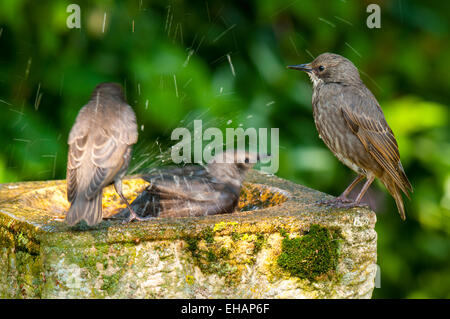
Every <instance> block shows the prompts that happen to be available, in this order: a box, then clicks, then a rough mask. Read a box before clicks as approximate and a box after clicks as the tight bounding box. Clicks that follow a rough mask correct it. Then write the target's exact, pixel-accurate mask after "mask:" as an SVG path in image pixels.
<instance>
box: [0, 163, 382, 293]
mask: <svg viewBox="0 0 450 319" xmlns="http://www.w3.org/2000/svg"><path fill="white" fill-rule="evenodd" d="M145 186H147V184H146V182H144V181H143V180H141V179H140V178H138V177H133V176H131V177H128V178H127V179H126V180H124V187H123V188H124V194H125V196H126V197H127V198H128V199H129V200H131V201H132V200H133V199H134V198H135V197H136V196H137V195H138V194H139V192H140V191H142V190H143V188H144V187H145ZM326 197H329V195H326V194H323V193H320V192H318V191H315V190H312V189H309V188H306V187H304V186H301V185H297V184H294V183H292V182H289V181H286V180H283V179H280V178H278V177H275V176H268V175H264V174H262V173H260V172H258V171H255V170H252V171H251V172H250V173H249V174H248V177H247V180H246V182H245V184H244V187H243V190H242V193H241V200H240V203H239V208H240V210H239V211H237V212H235V213H233V214H224V215H215V216H205V217H186V218H156V219H154V220H151V221H145V222H132V223H128V224H124V223H122V222H121V221H118V220H111V219H107V220H104V221H103V222H102V223H100V224H99V225H97V226H96V227H93V228H89V227H87V226H83V225H81V226H77V227H75V228H70V227H68V226H67V225H66V224H65V223H64V214H65V211H67V209H68V205H69V204H68V202H67V201H66V184H65V181H47V182H22V183H12V184H1V185H0V249H1V250H0V298H370V297H371V295H372V291H373V289H374V281H375V275H376V271H377V266H376V256H377V255H376V240H377V234H376V232H375V230H374V226H375V222H376V216H375V213H374V212H372V211H370V210H369V209H366V208H352V209H348V210H337V209H332V208H328V207H324V206H317V205H316V204H315V202H317V201H318V200H321V199H324V198H326ZM103 207H104V215H105V216H108V215H112V214H114V213H116V212H118V211H120V209H122V208H123V207H124V205H121V202H120V199H119V198H118V196H117V195H116V194H115V192H114V190H113V189H112V188H111V187H108V188H106V189H105V192H104V197H103Z"/></svg>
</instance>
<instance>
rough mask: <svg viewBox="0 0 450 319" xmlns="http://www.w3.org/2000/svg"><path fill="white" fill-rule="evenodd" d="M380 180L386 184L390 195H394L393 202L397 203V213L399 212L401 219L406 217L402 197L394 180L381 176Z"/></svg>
mask: <svg viewBox="0 0 450 319" xmlns="http://www.w3.org/2000/svg"><path fill="white" fill-rule="evenodd" d="M381 181H382V182H383V184H384V186H386V188H387V190H388V191H389V193H390V194H391V195H392V197H394V199H395V203H396V204H397V209H398V213H399V214H400V217H401V218H402V220H405V219H406V214H405V207H404V205H403V198H402V193H401V191H400V188H399V187H398V186H397V185H396V184H395V182H393V181H391V180H389V179H386V178H383V179H381Z"/></svg>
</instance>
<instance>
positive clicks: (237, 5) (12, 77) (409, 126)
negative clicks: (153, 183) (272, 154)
mask: <svg viewBox="0 0 450 319" xmlns="http://www.w3.org/2000/svg"><path fill="white" fill-rule="evenodd" d="M73 2H75V1H73ZM372 2H373V3H378V4H379V5H380V7H381V28H380V29H369V28H367V26H366V19H367V16H368V15H369V13H367V12H366V7H367V5H368V4H370V3H372ZM70 3H72V1H25V0H2V1H1V2H0V110H1V111H2V115H1V116H0V141H1V143H2V146H3V147H2V150H1V152H0V182H1V183H6V182H14V181H25V180H45V179H63V178H65V165H66V156H67V145H66V140H67V136H68V132H69V130H70V128H71V126H72V124H73V122H74V119H75V117H76V114H77V112H78V111H79V109H80V108H81V107H82V106H83V105H84V104H85V103H86V102H87V101H88V99H89V95H90V93H91V91H92V89H93V88H94V87H95V85H96V84H98V83H99V82H103V81H116V82H119V83H122V84H123V85H124V87H125V89H126V94H127V99H128V101H129V103H130V105H132V106H133V108H134V110H135V111H136V113H137V118H138V122H139V123H138V124H139V127H140V133H139V134H140V136H139V144H138V145H137V147H136V150H141V151H142V150H149V153H145V152H143V151H142V152H143V153H142V152H141V153H142V154H141V156H152V155H147V154H153V155H154V154H158V152H159V149H160V148H163V147H168V145H169V144H170V133H171V131H172V130H173V129H174V128H175V127H177V126H180V125H183V126H185V125H191V124H190V123H191V122H192V120H193V119H196V118H200V119H203V121H204V122H205V123H209V125H210V126H217V125H218V126H221V127H225V126H227V125H228V124H227V123H233V125H236V126H237V125H239V124H242V123H244V122H245V126H254V127H268V128H270V127H278V128H280V169H279V172H278V174H277V175H279V176H281V177H283V178H287V179H290V180H293V181H295V182H298V183H301V184H304V185H307V186H309V187H312V188H315V189H319V190H321V191H325V192H328V193H330V194H335V195H337V194H339V193H340V192H342V190H343V189H344V188H345V187H346V185H347V183H348V182H350V181H351V179H352V178H353V175H354V174H353V173H352V172H351V171H350V170H349V169H347V168H346V167H344V166H343V165H342V164H340V163H339V162H338V161H337V159H335V158H334V157H333V155H332V154H331V153H330V152H329V151H328V150H327V149H326V147H325V146H324V145H323V144H322V142H321V141H320V140H319V138H318V135H317V132H316V129H315V127H314V122H313V119H312V114H311V85H310V83H309V80H308V78H307V76H306V75H304V74H300V73H298V72H295V71H292V70H287V69H286V68H285V66H286V65H288V64H297V63H305V62H309V61H310V60H311V59H312V58H313V56H317V55H318V54H320V53H322V52H326V51H328V52H335V53H339V54H341V55H344V56H346V57H348V58H349V59H351V60H352V61H353V62H354V63H355V65H356V66H357V67H358V68H359V70H360V72H361V77H362V79H363V81H364V82H365V83H366V85H367V86H368V87H369V88H370V89H371V90H372V92H373V93H374V94H375V95H376V96H377V98H378V100H379V102H380V104H381V106H382V108H383V110H384V111H385V115H386V118H387V121H388V122H389V124H390V125H391V127H392V129H393V131H394V132H395V134H396V137H397V139H398V143H399V147H400V153H401V156H402V162H403V164H404V167H405V170H406V172H407V174H408V176H409V178H410V180H411V182H412V184H413V186H414V188H415V192H414V194H413V195H412V198H411V201H407V204H406V207H407V216H408V218H407V221H406V222H401V220H400V218H399V216H398V214H397V210H396V207H395V203H394V201H393V200H392V198H391V197H390V196H389V195H388V194H387V193H386V192H385V190H384V188H383V187H382V186H380V184H378V185H374V186H372V188H371V189H370V192H369V194H368V199H369V202H370V203H371V204H372V205H373V206H374V208H375V209H376V211H377V214H378V222H377V225H376V230H377V232H378V247H379V249H378V264H379V265H380V268H381V288H378V289H376V290H375V292H374V297H393V298H449V297H450V289H449V287H450V240H449V235H450V169H449V168H450V139H449V137H450V136H449V135H450V130H449V128H450V123H449V122H450V116H449V115H450V114H449V113H450V112H449V108H448V102H449V95H450V93H449V92H450V90H449V89H450V88H449V83H450V73H449V72H448V71H449V66H450V49H449V41H448V27H449V16H448V15H449V12H450V10H449V9H450V8H449V5H448V2H447V1H442V2H437V1H436V2H427V3H425V2H421V1H418V0H417V1H404V0H396V1H350V0H347V1H320V2H319V1H314V0H309V1H306V0H304V1H292V0H284V1H275V0H261V1H245V2H244V1H242V2H241V1H227V2H220V1H210V0H207V1H197V2H187V1H148V0H134V1H127V2H125V1H113V0H105V1H76V2H75V3H77V4H79V5H80V7H81V29H69V28H67V26H66V19H67V17H68V16H69V13H67V12H66V7H67V6H68V5H69V4H70ZM104 18H106V19H104ZM104 21H105V23H104ZM103 23H104V24H105V27H104V30H103ZM231 63H232V64H231ZM233 72H234V74H233ZM230 121H231V122H230ZM156 140H157V141H158V142H157V143H155V141H156ZM155 150H156V151H155ZM139 152H140V151H136V152H135V153H139Z"/></svg>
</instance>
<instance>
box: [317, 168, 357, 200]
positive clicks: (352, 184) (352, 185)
mask: <svg viewBox="0 0 450 319" xmlns="http://www.w3.org/2000/svg"><path fill="white" fill-rule="evenodd" d="M363 178H364V175H358V176H357V177H356V178H355V179H354V180H353V182H351V183H350V185H348V187H347V188H346V189H345V190H344V191H343V192H342V194H341V195H339V196H338V197H336V198H333V199H328V200H321V201H319V202H318V204H319V205H328V204H334V203H353V201H352V200H351V199H348V198H347V196H348V194H349V193H350V192H351V191H352V189H353V188H354V187H355V186H356V185H357V184H358V183H359V182H360V181H361V180H362V179H363Z"/></svg>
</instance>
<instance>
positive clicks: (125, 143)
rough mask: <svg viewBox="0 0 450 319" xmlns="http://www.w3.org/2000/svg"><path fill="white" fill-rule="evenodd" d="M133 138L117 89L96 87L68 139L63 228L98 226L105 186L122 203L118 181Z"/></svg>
mask: <svg viewBox="0 0 450 319" xmlns="http://www.w3.org/2000/svg"><path fill="white" fill-rule="evenodd" d="M137 138H138V131H137V124H136V116H135V114H134V112H133V110H132V108H131V107H130V106H129V105H128V104H127V103H126V102H125V99H124V97H123V91H122V88H121V86H120V85H119V84H115V83H102V84H99V85H97V87H96V88H95V90H94V92H93V93H92V96H91V100H90V101H89V103H88V104H86V105H85V106H84V107H83V108H82V109H81V110H80V112H79V113H78V116H77V119H76V121H75V124H74V125H73V127H72V130H71V131H70V135H69V140H68V144H69V153H68V161H67V198H68V200H69V202H70V203H71V206H70V209H69V211H68V212H67V215H66V222H67V224H69V225H71V226H73V225H75V224H76V223H78V222H79V221H81V220H85V221H86V222H87V224H88V225H90V226H91V225H95V224H98V223H100V222H101V221H102V193H103V188H104V187H106V186H108V185H109V184H112V183H114V186H115V187H116V191H117V192H118V193H119V195H120V196H121V197H122V199H124V197H123V195H122V190H121V189H122V182H121V180H122V177H123V176H124V175H125V173H126V171H127V168H128V164H129V162H130V159H131V149H132V145H133V144H135V143H136V142H137ZM125 201H126V200H125Z"/></svg>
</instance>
